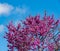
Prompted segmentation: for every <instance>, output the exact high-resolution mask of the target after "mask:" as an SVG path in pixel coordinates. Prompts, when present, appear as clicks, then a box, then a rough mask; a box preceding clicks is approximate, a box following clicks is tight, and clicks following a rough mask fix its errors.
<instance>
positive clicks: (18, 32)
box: [5, 15, 60, 51]
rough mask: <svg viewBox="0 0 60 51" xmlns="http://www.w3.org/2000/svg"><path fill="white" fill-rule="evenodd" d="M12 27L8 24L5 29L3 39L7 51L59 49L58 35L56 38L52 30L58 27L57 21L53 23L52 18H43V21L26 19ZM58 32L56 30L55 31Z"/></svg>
mask: <svg viewBox="0 0 60 51" xmlns="http://www.w3.org/2000/svg"><path fill="white" fill-rule="evenodd" d="M22 23H23V24H24V25H23V26H21V25H20V23H19V24H17V26H14V25H13V23H10V24H9V25H8V26H7V28H8V32H6V35H5V38H6V39H7V41H8V47H9V50H8V51H14V50H15V49H17V51H28V50H33V49H37V48H38V51H39V49H42V50H44V49H45V48H47V50H48V51H54V50H58V49H60V35H58V34H59V33H58V34H57V35H58V38H56V36H55V34H54V32H55V31H54V30H56V28H57V27H58V25H59V20H57V21H55V20H54V18H53V16H52V17H50V16H46V15H45V16H44V17H43V19H41V18H40V16H35V17H32V16H30V17H28V18H26V20H25V21H23V22H22ZM57 31H58V30H57Z"/></svg>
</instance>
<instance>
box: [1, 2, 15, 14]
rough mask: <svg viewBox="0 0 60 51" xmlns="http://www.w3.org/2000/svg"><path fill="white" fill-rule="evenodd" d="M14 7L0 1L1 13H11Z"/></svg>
mask: <svg viewBox="0 0 60 51" xmlns="http://www.w3.org/2000/svg"><path fill="white" fill-rule="evenodd" d="M13 9H14V7H13V6H12V5H9V4H6V3H3V4H2V3H0V15H9V14H10V13H11V11H12V10H13Z"/></svg>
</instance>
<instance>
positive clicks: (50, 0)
mask: <svg viewBox="0 0 60 51" xmlns="http://www.w3.org/2000/svg"><path fill="white" fill-rule="evenodd" d="M45 10H46V11H47V14H48V15H52V14H54V18H55V19H59V18H60V0H0V51H7V49H8V48H7V41H6V40H5V39H4V38H3V36H4V35H5V33H4V32H5V31H6V30H7V29H6V25H7V24H8V23H9V22H10V21H11V20H12V21H14V24H17V23H18V22H19V20H24V19H25V18H26V17H28V16H29V15H33V16H35V15H37V14H40V15H41V17H43V16H42V15H44V11H45Z"/></svg>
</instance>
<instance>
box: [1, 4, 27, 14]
mask: <svg viewBox="0 0 60 51" xmlns="http://www.w3.org/2000/svg"><path fill="white" fill-rule="evenodd" d="M27 10H28V9H27V8H26V7H24V6H23V7H18V6H16V7H14V6H12V5H10V4H7V3H0V15H9V14H26V12H27Z"/></svg>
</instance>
